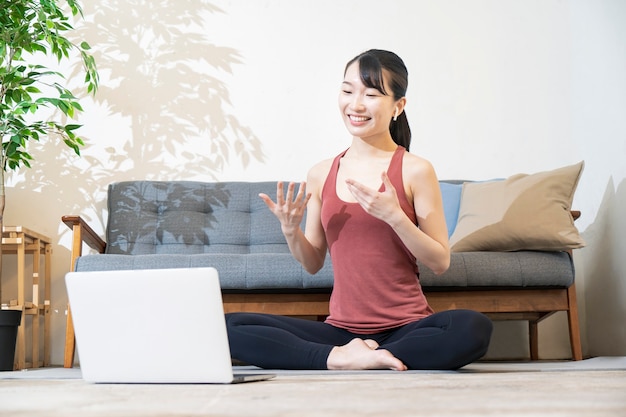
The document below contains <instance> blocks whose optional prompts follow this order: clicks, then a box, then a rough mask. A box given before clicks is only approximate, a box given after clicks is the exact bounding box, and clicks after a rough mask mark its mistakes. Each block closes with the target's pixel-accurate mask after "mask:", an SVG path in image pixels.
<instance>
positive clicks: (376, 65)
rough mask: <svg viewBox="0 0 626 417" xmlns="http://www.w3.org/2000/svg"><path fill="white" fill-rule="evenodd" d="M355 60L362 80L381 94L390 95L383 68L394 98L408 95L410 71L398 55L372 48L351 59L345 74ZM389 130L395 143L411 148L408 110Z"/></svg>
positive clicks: (390, 125) (399, 116)
mask: <svg viewBox="0 0 626 417" xmlns="http://www.w3.org/2000/svg"><path fill="white" fill-rule="evenodd" d="M355 62H358V63H359V72H360V73H361V81H362V82H363V84H364V85H365V86H366V87H368V88H375V89H376V90H378V91H380V92H381V94H384V95H389V93H388V92H387V91H385V83H384V82H383V70H386V71H387V74H388V76H389V87H390V88H391V93H392V94H393V98H394V100H399V99H401V98H402V97H404V96H405V95H406V89H407V87H408V84H409V73H408V71H407V69H406V66H405V65H404V62H403V61H402V59H401V58H400V57H399V56H398V55H396V54H394V53H393V52H389V51H384V50H381V49H370V50H369V51H365V52H363V53H362V54H360V55H358V56H356V57H355V58H353V59H352V60H350V62H348V63H347V64H346V69H345V71H344V74H345V72H346V71H347V70H348V67H349V66H350V65H352V64H354V63H355ZM389 132H390V133H391V137H392V138H393V141H394V142H395V143H397V144H398V145H400V146H403V147H405V148H406V150H407V151H408V150H409V146H410V145H411V128H410V127H409V121H408V119H407V117H406V112H404V111H403V112H402V113H401V114H399V115H398V120H397V121H393V120H392V121H391V123H390V124H389Z"/></svg>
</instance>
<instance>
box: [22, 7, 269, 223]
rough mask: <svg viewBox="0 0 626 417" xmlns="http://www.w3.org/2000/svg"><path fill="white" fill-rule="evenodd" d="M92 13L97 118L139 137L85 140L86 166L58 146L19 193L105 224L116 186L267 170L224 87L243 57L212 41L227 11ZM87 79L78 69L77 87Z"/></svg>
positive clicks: (44, 148) (39, 155)
mask: <svg viewBox="0 0 626 417" xmlns="http://www.w3.org/2000/svg"><path fill="white" fill-rule="evenodd" d="M84 12H85V18H84V20H82V21H80V22H77V24H76V25H75V27H76V32H75V35H76V39H77V40H83V39H84V40H87V41H88V42H89V43H90V44H91V46H92V48H93V49H92V52H93V55H94V57H95V59H96V63H97V65H98V70H99V72H100V74H101V84H100V88H99V90H98V92H97V94H96V96H95V98H94V101H95V104H96V106H95V108H96V112H101V113H102V114H101V115H102V118H103V119H104V120H106V121H107V123H108V121H111V124H115V123H118V122H119V123H120V124H121V125H123V126H127V130H126V131H124V132H128V133H127V134H128V135H129V136H128V137H119V133H114V129H113V126H110V127H111V133H110V134H109V133H108V132H107V131H106V130H105V131H103V132H98V140H97V141H96V140H95V139H94V140H91V138H90V137H85V142H86V144H85V147H84V148H83V149H82V150H81V153H82V157H81V158H80V159H78V158H73V157H71V156H70V157H68V155H69V154H71V152H68V151H67V150H64V151H63V152H59V148H64V146H63V144H62V142H61V141H60V140H58V138H57V139H56V140H55V139H54V138H50V140H47V141H46V142H44V143H41V144H38V147H37V148H38V149H37V150H36V152H32V153H33V155H34V157H35V161H34V163H33V168H32V169H25V170H24V171H23V177H21V178H20V179H17V180H16V182H15V187H16V188H23V189H28V190H39V191H41V192H47V191H46V189H49V190H50V191H52V189H54V190H55V191H54V199H55V200H57V201H58V202H59V203H60V204H62V205H68V202H69V201H71V203H72V204H71V207H68V210H71V211H73V210H81V211H82V209H84V208H85V207H89V208H90V209H91V210H95V211H96V212H97V214H96V217H98V216H101V215H103V214H104V211H105V207H103V205H104V203H103V201H104V196H105V192H106V185H107V184H108V183H111V182H114V181H122V180H129V179H138V178H141V179H163V180H168V179H188V178H191V177H201V178H206V179H207V180H217V179H218V176H219V173H220V171H221V170H222V168H223V167H224V166H225V165H227V164H231V163H239V164H241V165H242V166H243V168H245V167H246V166H247V165H248V164H249V163H250V162H251V161H252V160H256V161H259V162H264V155H263V151H262V146H261V142H260V140H259V138H257V137H256V136H255V134H254V133H253V132H252V131H251V130H250V129H249V128H248V127H247V126H245V124H243V123H242V122H241V121H240V120H239V118H238V117H237V116H236V115H235V114H234V110H233V106H232V103H231V102H230V98H229V91H228V88H227V84H226V83H225V82H224V81H222V80H221V79H220V75H222V78H223V76H224V74H232V73H233V67H234V66H235V65H237V64H241V62H242V61H241V56H240V54H239V53H238V52H237V51H236V50H235V49H233V48H230V47H225V46H218V45H216V44H215V43H212V42H211V41H210V40H209V37H210V36H212V35H211V25H210V22H209V21H208V20H210V19H212V18H225V16H226V15H225V12H224V11H222V10H221V9H219V8H217V7H216V6H214V5H212V4H211V3H210V2H207V1H198V0H181V1H177V2H171V1H166V0H159V1H145V0H103V1H100V2H94V3H91V4H85V8H84ZM214 16H215V17H214ZM83 76H84V75H83V72H82V69H81V68H80V67H79V66H78V64H77V65H76V67H75V68H74V69H73V73H72V74H71V75H70V76H69V77H68V79H71V78H75V77H77V79H80V78H82V77H83ZM98 116H99V115H92V117H96V118H97V117H98ZM78 122H79V123H81V120H80V119H79V120H78ZM86 127H87V126H86ZM115 127H116V128H118V129H119V126H115ZM108 128H109V125H108V124H105V126H104V129H108ZM83 129H84V128H83ZM78 132H79V134H81V133H80V132H81V131H80V130H79V131H78ZM124 135H126V133H124ZM70 184H71V187H69V188H71V190H69V189H68V187H67V186H68V185H70ZM51 194H52V193H51ZM51 203H52V202H51ZM92 213H93V211H92ZM101 219H102V217H101V218H100V219H98V220H101Z"/></svg>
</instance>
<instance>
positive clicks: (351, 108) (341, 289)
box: [227, 50, 492, 371]
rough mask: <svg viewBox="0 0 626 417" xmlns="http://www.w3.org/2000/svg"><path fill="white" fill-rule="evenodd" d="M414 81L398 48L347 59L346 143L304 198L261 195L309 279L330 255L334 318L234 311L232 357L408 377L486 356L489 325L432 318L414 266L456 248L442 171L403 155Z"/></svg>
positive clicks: (456, 314) (451, 315) (432, 262)
mask: <svg viewBox="0 0 626 417" xmlns="http://www.w3.org/2000/svg"><path fill="white" fill-rule="evenodd" d="M407 78H408V74H407V70H406V67H405V65H404V63H403V62H402V60H401V59H400V58H399V57H398V56H397V55H395V54H394V53H392V52H388V51H382V50H370V51H367V52H364V53H362V54H360V55H358V56H357V57H355V58H354V59H352V60H351V61H350V62H348V64H347V65H346V69H345V72H344V81H343V83H342V86H341V92H340V94H339V109H340V111H341V115H342V117H343V121H344V123H345V125H346V128H347V129H348V132H350V134H351V135H352V143H351V146H350V147H349V148H348V149H347V150H346V151H344V152H342V153H341V154H340V155H338V156H337V157H335V158H333V159H329V160H325V161H322V162H320V163H319V164H317V165H315V166H314V167H313V168H312V169H311V170H310V171H309V174H308V177H307V181H306V183H302V184H300V186H299V188H298V190H297V192H296V187H295V184H293V183H291V184H289V186H288V188H287V190H286V191H285V190H284V189H283V185H282V182H279V183H278V187H277V196H276V202H274V201H273V200H272V199H271V198H270V197H269V196H267V195H265V194H262V195H261V196H260V197H261V198H262V199H263V200H264V201H265V203H266V204H267V206H268V208H269V209H270V210H271V211H272V212H273V213H274V214H275V215H276V217H277V218H278V219H279V220H280V223H281V228H282V232H283V234H284V235H285V238H286V240H287V243H288V245H289V249H290V250H291V253H292V254H293V256H294V257H295V259H297V260H298V261H299V262H300V263H301V264H302V266H303V267H304V268H305V269H306V270H307V271H308V272H309V273H311V274H315V273H316V272H317V271H319V269H320V268H321V267H322V265H323V263H324V258H325V255H326V251H327V250H328V251H329V252H330V256H331V259H332V262H333V271H334V274H335V275H334V288H333V293H332V295H331V300H330V315H329V317H328V318H327V320H326V321H325V322H324V323H322V322H315V321H309V320H303V319H297V318H290V317H282V316H273V315H266V314H254V313H233V314H228V315H227V327H228V335H229V340H230V346H231V354H232V356H233V357H234V358H236V359H238V360H241V361H244V362H246V363H250V364H253V365H257V366H259V367H263V368H283V369H395V370H399V371H401V370H406V369H457V368H460V367H462V366H464V365H466V364H468V363H470V362H472V361H474V360H476V359H478V358H480V357H481V356H483V355H484V354H485V352H486V350H487V347H488V344H489V339H490V336H491V330H492V324H491V321H490V320H489V319H488V318H486V317H485V316H484V315H482V314H480V313H477V312H473V311H468V310H454V311H446V312H440V313H434V312H433V310H432V309H431V308H430V306H429V305H428V302H427V301H426V298H425V297H424V294H423V293H422V289H421V286H420V284H419V280H418V279H417V278H418V277H419V272H418V268H417V265H416V261H417V260H419V261H420V262H421V263H422V264H424V265H426V266H427V267H428V268H430V269H432V270H433V271H434V272H435V273H436V274H441V273H443V272H444V271H446V270H447V269H448V267H449V264H450V249H449V246H448V234H447V229H446V224H445V219H444V214H443V207H442V201H441V194H440V191H439V185H438V180H437V177H436V175H435V171H434V169H433V167H432V166H431V164H430V163H429V162H428V161H426V160H425V159H423V158H421V157H419V156H417V155H414V154H411V153H409V152H408V149H409V145H410V141H411V131H410V129H409V124H408V122H407V118H406V115H405V113H404V107H405V104H406V98H405V94H406V89H407ZM305 188H306V191H305ZM305 209H306V210H307V217H306V225H305V231H302V229H301V228H300V222H301V220H302V218H303V215H304V211H305Z"/></svg>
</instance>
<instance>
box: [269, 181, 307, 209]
mask: <svg viewBox="0 0 626 417" xmlns="http://www.w3.org/2000/svg"><path fill="white" fill-rule="evenodd" d="M295 189H296V184H295V183H294V182H290V183H289V184H288V185H287V193H286V194H285V185H284V183H283V182H282V181H279V182H278V183H277V184H276V203H274V202H273V201H272V199H271V198H270V196H268V195H267V194H265V193H259V197H260V198H261V199H262V200H263V201H264V202H265V204H266V205H267V207H269V208H270V209H271V210H274V209H275V208H276V207H277V206H278V207H284V208H287V209H289V208H290V207H291V206H292V205H294V204H295V205H301V206H306V205H307V203H308V202H309V199H310V198H311V194H306V181H303V182H301V183H300V186H299V187H298V193H297V194H296V195H295V197H294V194H295Z"/></svg>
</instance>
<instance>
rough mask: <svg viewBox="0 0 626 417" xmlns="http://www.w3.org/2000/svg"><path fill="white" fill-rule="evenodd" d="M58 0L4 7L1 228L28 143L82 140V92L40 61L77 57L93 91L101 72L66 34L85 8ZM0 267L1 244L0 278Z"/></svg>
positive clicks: (15, 1)
mask: <svg viewBox="0 0 626 417" xmlns="http://www.w3.org/2000/svg"><path fill="white" fill-rule="evenodd" d="M60 3H61V2H60V1H59V0H11V1H9V2H4V3H3V4H2V7H1V8H0V138H1V139H2V148H1V150H0V168H1V169H0V230H2V226H3V223H4V219H3V217H4V208H5V200H6V195H5V184H6V179H5V174H6V173H7V172H8V171H14V170H17V169H19V168H20V167H22V166H26V167H30V164H31V161H32V159H33V158H32V156H31V155H30V153H29V151H28V145H29V144H31V143H32V142H38V141H40V140H42V139H45V138H47V137H55V138H61V139H62V141H63V143H64V144H65V145H67V146H68V147H69V148H71V149H72V150H73V151H74V152H75V153H76V154H78V155H80V146H81V145H83V140H82V139H81V138H80V137H79V136H77V135H76V130H77V129H78V128H79V127H80V125H78V124H75V123H72V122H68V120H69V119H73V118H74V117H75V116H76V115H77V114H78V113H79V112H81V111H82V110H83V109H82V107H81V105H80V104H79V102H78V98H77V97H76V96H75V95H74V94H73V93H72V92H71V91H70V90H69V89H68V88H66V87H64V86H63V83H65V82H66V81H67V78H66V77H65V76H64V75H63V74H61V73H60V72H59V71H56V70H53V69H50V68H49V67H48V66H46V65H45V64H41V63H39V62H40V61H43V62H53V61H52V60H50V58H52V59H56V60H57V61H58V63H61V62H72V61H73V60H74V59H75V58H77V59H78V60H79V61H80V62H81V63H82V66H83V70H84V74H85V76H84V84H85V85H86V87H87V93H89V94H94V93H95V92H96V90H97V88H98V72H97V69H96V64H95V60H94V58H93V57H92V56H91V55H90V54H89V52H88V51H89V49H90V47H89V45H88V44H87V43H86V42H81V43H79V44H77V43H74V42H72V41H70V40H69V39H68V38H66V37H65V34H67V33H69V32H71V31H72V30H73V29H74V28H73V26H72V24H71V19H72V18H73V17H75V16H78V15H80V16H82V8H81V6H80V4H79V2H78V1H77V0H66V1H65V2H63V3H64V4H63V5H61V4H60ZM41 57H43V59H42V58H41ZM50 115H52V116H50ZM53 119H56V120H53ZM1 273H2V245H0V278H1ZM1 296H2V293H1V292H0V299H1ZM2 313H3V312H2V311H1V310H0V314H2ZM6 314H8V313H6ZM18 324H19V321H18ZM14 344H15V342H13V345H14Z"/></svg>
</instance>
